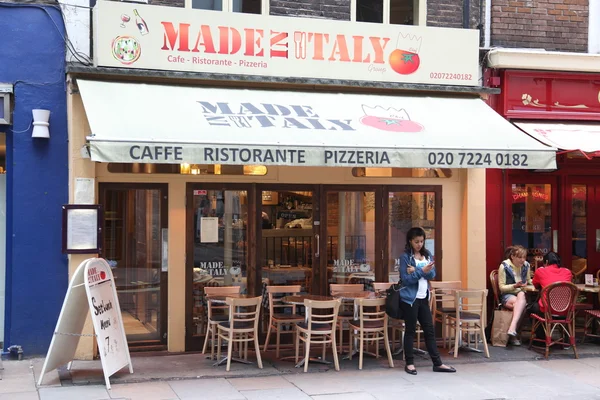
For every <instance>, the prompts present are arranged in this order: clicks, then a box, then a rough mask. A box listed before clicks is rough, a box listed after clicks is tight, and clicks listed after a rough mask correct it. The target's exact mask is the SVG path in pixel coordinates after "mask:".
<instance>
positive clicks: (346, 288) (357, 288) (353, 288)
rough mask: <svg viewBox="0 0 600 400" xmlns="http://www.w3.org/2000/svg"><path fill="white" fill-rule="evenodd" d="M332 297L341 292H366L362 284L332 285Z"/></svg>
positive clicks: (330, 287)
mask: <svg viewBox="0 0 600 400" xmlns="http://www.w3.org/2000/svg"><path fill="white" fill-rule="evenodd" d="M329 290H330V291H331V295H332V296H334V295H336V294H337V293H341V292H363V291H364V290H365V287H364V285H361V284H339V283H332V284H330V285H329Z"/></svg>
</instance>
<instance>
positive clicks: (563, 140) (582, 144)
mask: <svg viewBox="0 0 600 400" xmlns="http://www.w3.org/2000/svg"><path fill="white" fill-rule="evenodd" d="M515 125H517V126H518V127H519V128H521V129H523V130H524V131H525V132H527V133H528V134H529V135H531V136H532V137H534V138H536V139H537V140H539V141H540V142H542V143H545V144H547V145H548V146H553V147H556V148H559V149H561V150H566V151H581V152H582V153H583V154H584V155H585V154H586V153H587V154H591V155H600V124H558V123H555V124H552V123H536V122H515Z"/></svg>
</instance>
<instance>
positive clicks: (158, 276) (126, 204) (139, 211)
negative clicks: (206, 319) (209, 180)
mask: <svg viewBox="0 0 600 400" xmlns="http://www.w3.org/2000/svg"><path fill="white" fill-rule="evenodd" d="M100 202H101V204H102V205H103V206H104V227H103V228H104V245H103V252H102V254H101V255H100V256H101V257H103V258H105V259H106V260H107V262H108V263H109V265H110V266H111V268H112V269H113V275H114V277H115V282H116V285H117V295H118V296H119V303H120V305H121V314H122V316H123V325H124V326H125V334H126V336H127V341H128V343H129V344H130V346H136V345H139V346H153V345H154V346H155V345H159V346H163V345H166V339H167V318H166V316H167V314H166V310H167V264H166V254H163V248H165V247H166V240H167V209H168V206H167V186H166V185H156V184H149V185H141V184H140V185H136V184H100ZM163 256H164V257H163Z"/></svg>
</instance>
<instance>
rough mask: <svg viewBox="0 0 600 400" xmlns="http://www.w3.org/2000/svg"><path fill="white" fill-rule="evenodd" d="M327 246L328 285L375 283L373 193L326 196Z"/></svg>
mask: <svg viewBox="0 0 600 400" xmlns="http://www.w3.org/2000/svg"><path fill="white" fill-rule="evenodd" d="M326 243H327V283H329V284H331V283H338V284H358V283H362V284H365V286H368V285H369V283H370V282H372V281H373V280H374V277H375V193H374V192H329V193H327V238H326ZM366 288H367V287H365V289H366Z"/></svg>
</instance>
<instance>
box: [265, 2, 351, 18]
mask: <svg viewBox="0 0 600 400" xmlns="http://www.w3.org/2000/svg"><path fill="white" fill-rule="evenodd" d="M269 6H270V8H271V15H289V16H295V17H296V16H301V17H320V18H326V19H337V20H343V21H350V0H271V3H270V5H269Z"/></svg>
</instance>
